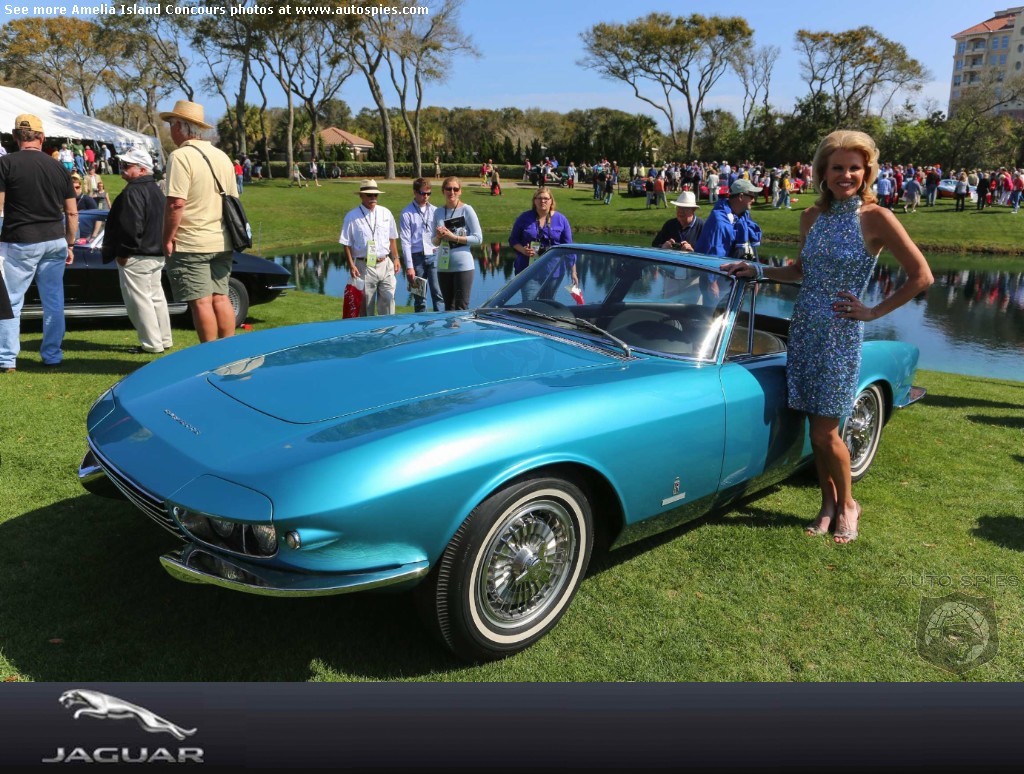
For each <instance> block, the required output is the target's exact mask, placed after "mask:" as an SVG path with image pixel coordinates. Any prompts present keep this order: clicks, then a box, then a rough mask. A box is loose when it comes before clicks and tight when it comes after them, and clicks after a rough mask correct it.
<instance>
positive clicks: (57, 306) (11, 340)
mask: <svg viewBox="0 0 1024 774" xmlns="http://www.w3.org/2000/svg"><path fill="white" fill-rule="evenodd" d="M3 247H4V248H6V250H7V259H6V260H5V261H4V276H5V277H6V281H7V294H8V295H9V296H10V298H11V308H12V309H13V311H14V319H13V320H0V368H14V367H15V366H14V361H15V360H17V358H18V353H19V352H20V351H21V308H22V306H24V304H25V293H26V291H28V287H29V285H31V284H32V279H33V278H35V281H36V287H37V288H38V289H39V300H40V301H41V302H42V305H43V345H42V347H40V349H39V354H40V355H41V356H42V359H43V362H44V363H47V364H50V365H53V364H56V363H59V362H60V361H61V360H63V359H64V353H63V352H61V349H60V345H61V342H62V341H63V340H64V262H65V261H66V260H67V257H68V243H67V242H65V241H64V238H63V237H61V238H60V239H53V240H51V241H49V242H34V243H26V242H7V243H4V245H3Z"/></svg>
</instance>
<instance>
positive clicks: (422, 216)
mask: <svg viewBox="0 0 1024 774" xmlns="http://www.w3.org/2000/svg"><path fill="white" fill-rule="evenodd" d="M432 193H433V191H432V190H431V186H430V181H429V180H427V179H426V178H423V177H418V178H416V179H415V180H414V181H413V183H412V201H411V202H410V203H409V204H407V205H406V207H405V209H403V210H402V212H401V213H400V214H399V216H398V235H399V236H400V237H401V239H402V259H403V261H404V262H405V275H406V278H407V279H408V280H409V284H410V285H411V284H412V283H413V282H415V281H416V278H417V277H420V278H423V279H425V280H426V282H427V289H428V290H429V291H430V301H431V304H432V305H433V308H434V311H435V312H437V311H441V310H443V309H444V296H442V295H441V285H440V283H439V282H438V280H437V256H436V252H437V248H436V247H434V243H433V240H432V237H433V222H434V213H435V212H436V211H437V207H435V206H434V205H433V204H431V203H430V195H431V194H432ZM412 298H413V305H414V308H415V310H416V311H417V312H422V311H425V310H426V308H427V299H426V295H425V294H424V295H420V294H416V293H413V296H412Z"/></svg>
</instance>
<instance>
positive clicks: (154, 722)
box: [60, 688, 196, 740]
mask: <svg viewBox="0 0 1024 774" xmlns="http://www.w3.org/2000/svg"><path fill="white" fill-rule="evenodd" d="M60 704H61V706H62V707H65V708H68V709H70V708H71V707H75V706H77V705H79V704H82V705H85V706H83V707H79V708H78V709H77V710H75V720H78V718H80V717H81V716H83V715H84V716H86V717H90V718H101V719H104V720H126V719H128V718H135V720H137V721H138V722H139V725H140V726H142V728H143V729H145V730H146V731H148V732H149V733H151V734H158V733H160V732H164V733H168V734H170V735H171V736H173V737H174V738H175V739H178V740H182V739H184V738H185V737H187V736H192V734H194V733H195V732H196V729H194V728H191V729H189V728H182V727H181V726H176V725H175V724H174V723H172V722H171V721H169V720H165V719H164V718H162V717H160V716H159V715H157V714H155V713H153V712H150V711H149V710H148V709H146V708H145V707H139V706H138V705H136V704H131V703H129V702H127V701H124V700H123V699H119V698H117V697H116V696H110V695H109V694H106V693H100V692H99V691H89V690H86V689H84V688H75V689H73V690H70V691H65V692H64V693H62V694H61V696H60Z"/></svg>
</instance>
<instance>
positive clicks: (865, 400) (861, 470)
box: [843, 384, 885, 481]
mask: <svg viewBox="0 0 1024 774" xmlns="http://www.w3.org/2000/svg"><path fill="white" fill-rule="evenodd" d="M884 424H885V396H884V395H883V394H882V388H881V387H879V386H878V385H877V384H872V385H869V386H868V387H865V388H864V389H863V390H862V391H861V392H860V394H859V395H858V396H857V399H856V400H855V401H854V403H853V412H852V413H851V414H850V416H849V417H848V418H847V420H846V423H845V424H844V425H843V440H844V441H845V442H846V447H847V448H848V449H849V450H850V478H851V479H852V480H853V481H860V480H861V479H862V478H864V476H865V475H867V472H868V468H870V467H871V463H872V462H874V460H875V454H876V453H877V452H878V443H879V441H880V440H881V438H882V426H883V425H884Z"/></svg>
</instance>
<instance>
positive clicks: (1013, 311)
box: [274, 234, 1024, 380]
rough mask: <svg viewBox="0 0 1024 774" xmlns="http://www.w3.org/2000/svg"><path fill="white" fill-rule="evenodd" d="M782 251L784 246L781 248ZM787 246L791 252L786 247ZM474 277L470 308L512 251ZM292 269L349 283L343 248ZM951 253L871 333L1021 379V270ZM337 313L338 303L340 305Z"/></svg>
mask: <svg viewBox="0 0 1024 774" xmlns="http://www.w3.org/2000/svg"><path fill="white" fill-rule="evenodd" d="M586 239H587V240H588V241H594V242H598V241H615V242H618V243H622V242H634V243H635V244H636V245H638V246H639V245H642V244H646V243H647V241H648V239H647V238H646V237H642V236H635V237H633V236H629V235H620V234H617V235H607V236H603V237H602V236H600V235H587V237H586ZM771 252H772V247H771V246H770V245H765V246H763V247H762V257H763V258H767V260H769V261H770V262H771V263H773V264H775V265H783V264H785V263H788V262H789V261H790V258H788V257H784V256H781V255H780V256H771V255H768V254H769V253H771ZM785 252H787V251H786V250H785V249H783V250H779V253H780V254H782V253H785ZM790 252H791V251H790ZM473 254H474V255H475V256H476V257H477V270H478V271H477V276H476V280H475V281H474V283H473V293H472V296H471V298H470V306H471V307H474V306H479V305H481V304H482V303H483V302H484V301H486V300H487V299H488V298H489V297H490V296H491V295H493V294H494V293H495V292H497V291H498V290H499V289H500V288H501V287H502V286H503V285H505V283H506V282H508V281H509V280H510V279H511V278H512V276H513V275H512V264H513V263H514V261H515V253H514V252H513V251H512V250H511V249H510V248H508V247H507V246H504V245H502V244H499V243H497V242H492V243H489V244H485V245H483V246H481V247H479V248H475V249H474V251H473ZM274 260H275V261H276V262H277V263H279V264H281V265H282V266H284V267H285V268H286V269H288V270H289V272H291V275H292V281H293V282H294V283H295V285H296V287H297V288H299V289H300V290H304V291H306V292H310V293H319V294H321V295H329V296H336V297H338V298H339V299H340V298H342V296H343V295H344V292H345V285H346V283H347V282H348V278H349V275H348V269H347V267H346V264H345V256H344V253H339V252H316V253H291V254H283V255H279V256H278V257H276V258H275V259H274ZM957 260H958V258H957V257H956V256H934V255H930V256H929V262H930V263H931V264H932V271H933V272H934V274H935V284H934V285H933V286H932V287H931V288H929V289H928V291H926V293H925V294H924V296H923V297H920V298H918V299H916V300H915V301H912V302H911V303H909V304H907V305H906V306H903V307H901V308H900V309H897V310H896V311H895V312H893V313H892V314H889V315H887V316H886V317H883V318H882V319H881V320H877V321H875V322H871V323H868V324H867V325H866V326H865V336H866V337H867V338H869V339H894V340H895V339H898V340H900V341H907V342H910V343H912V344H916V345H917V346H918V347H920V349H921V361H920V367H921V368H928V369H933V370H937V371H953V372H955V373H965V374H974V375H978V376H990V377H995V378H1002V379H1014V380H1024V365H1022V363H1024V360H1022V356H1024V274H1022V273H1019V272H1018V273H1013V272H1005V271H1002V272H999V271H980V270H977V269H970V270H960V269H942V268H938V267H941V266H942V265H944V264H945V265H953V264H955V262H956V261H957ZM580 279H581V283H582V284H583V289H584V294H586V290H587V284H589V283H593V284H592V285H591V287H592V288H594V289H595V290H596V288H597V287H598V286H600V285H603V284H604V282H605V281H606V279H607V278H605V277H593V276H591V277H587V276H581V278H580ZM905 281H906V274H905V272H904V271H903V269H902V268H900V267H899V266H898V265H897V266H891V265H889V264H885V263H883V264H879V265H878V266H877V267H876V268H875V271H874V273H873V275H872V277H871V280H870V282H869V284H868V289H867V293H866V294H865V301H866V302H867V303H870V304H877V303H878V302H879V301H881V300H882V299H884V298H886V297H888V296H889V295H891V294H892V293H894V292H895V291H896V290H897V289H898V288H899V287H900V286H901V285H902V284H903V283H904V282H905ZM398 284H399V288H398V292H397V294H396V296H397V299H396V300H397V303H398V304H399V305H401V304H403V303H404V304H405V305H407V306H410V307H411V306H412V300H411V299H409V298H406V296H405V295H403V294H406V295H407V293H408V291H407V288H406V286H405V283H404V282H403V281H401V280H399V283H398ZM338 316H339V317H340V316H341V306H340V304H339V307H338Z"/></svg>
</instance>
